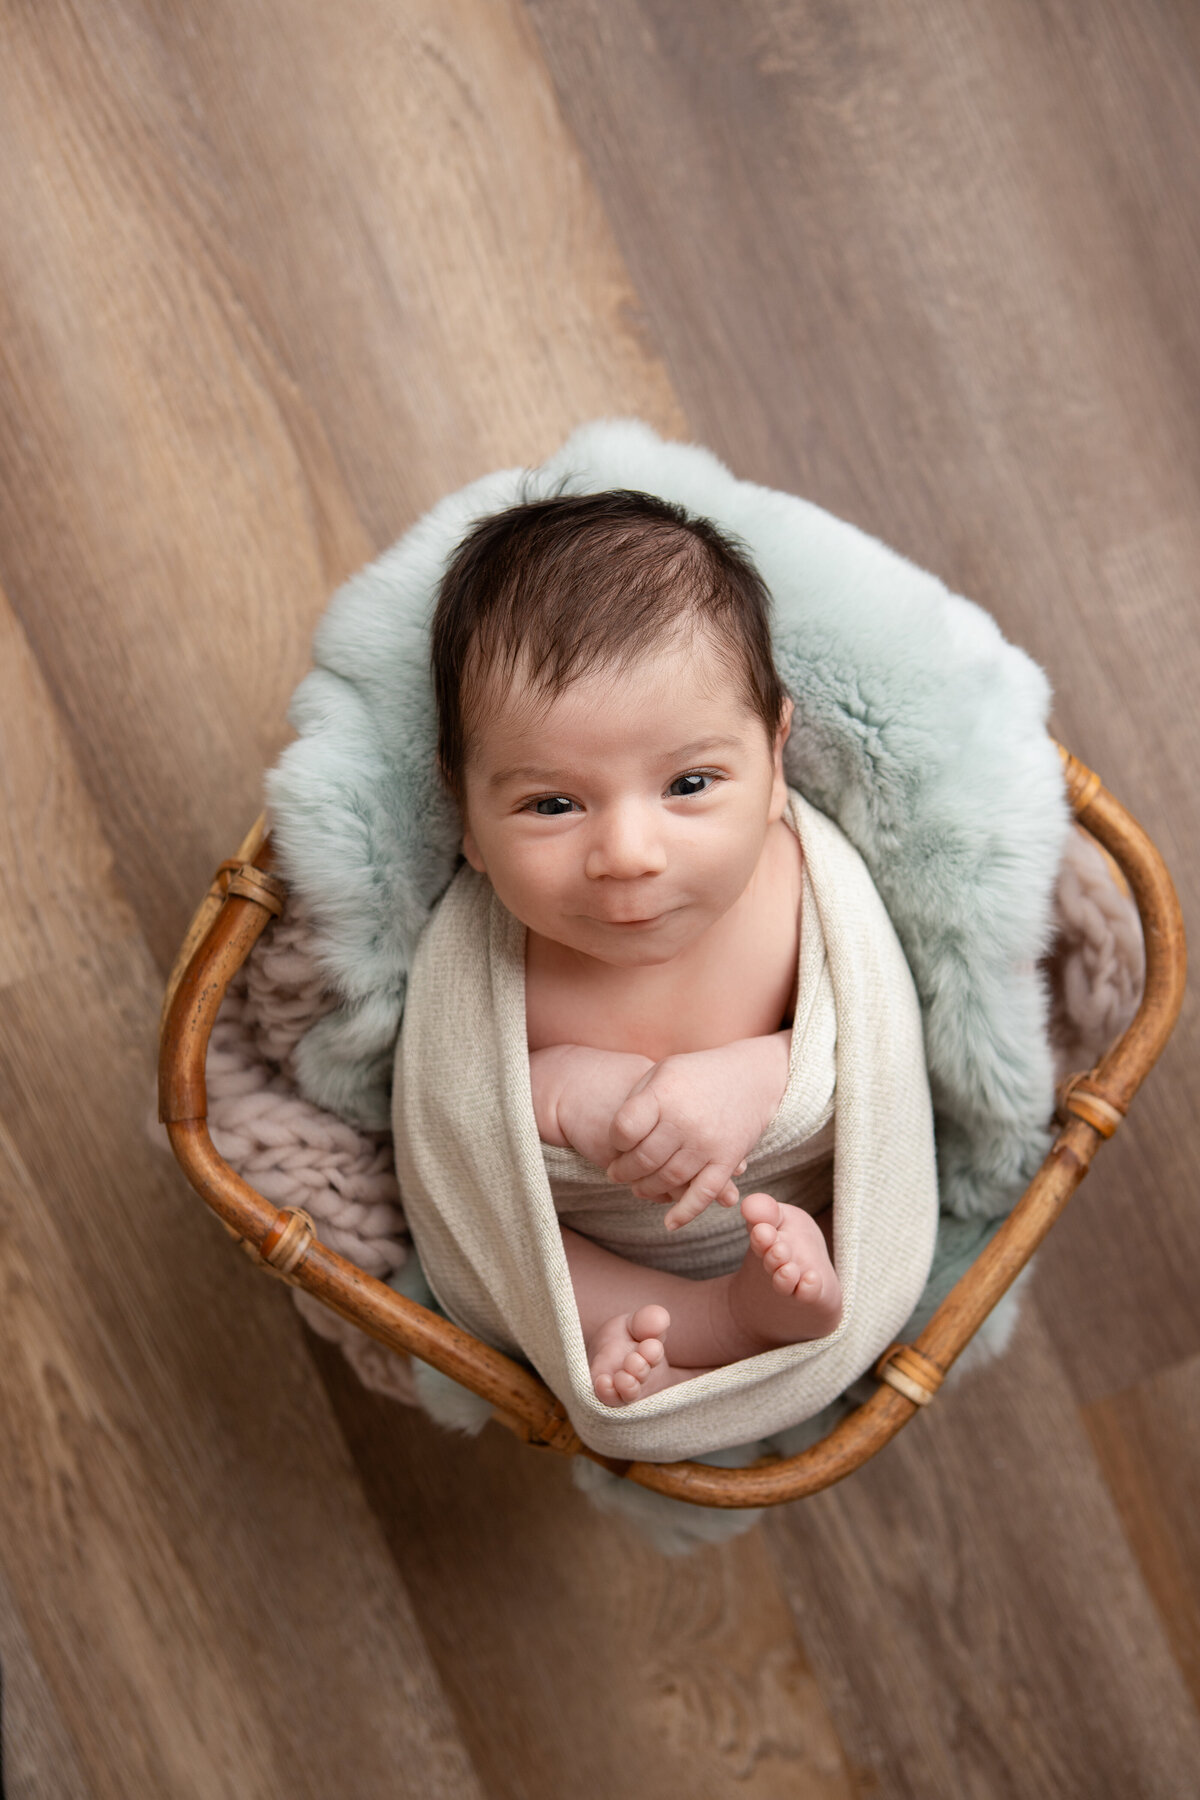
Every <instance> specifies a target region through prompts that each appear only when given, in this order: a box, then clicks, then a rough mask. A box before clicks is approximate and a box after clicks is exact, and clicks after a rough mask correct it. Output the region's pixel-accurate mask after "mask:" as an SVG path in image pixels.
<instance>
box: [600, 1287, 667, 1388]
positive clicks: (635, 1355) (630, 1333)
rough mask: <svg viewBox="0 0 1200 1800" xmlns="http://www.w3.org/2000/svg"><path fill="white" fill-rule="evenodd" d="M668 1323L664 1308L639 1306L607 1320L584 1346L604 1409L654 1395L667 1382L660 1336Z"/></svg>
mask: <svg viewBox="0 0 1200 1800" xmlns="http://www.w3.org/2000/svg"><path fill="white" fill-rule="evenodd" d="M670 1323H671V1315H670V1313H669V1312H668V1311H667V1309H666V1307H665V1306H639V1308H638V1310H637V1311H636V1312H634V1313H619V1314H618V1315H617V1317H616V1318H615V1319H609V1320H607V1322H606V1323H605V1324H603V1325H601V1327H600V1329H599V1330H598V1331H597V1332H596V1333H595V1334H594V1335H593V1337H592V1338H591V1340H590V1341H589V1343H588V1347H587V1351H588V1366H589V1367H590V1369H591V1372H592V1385H593V1386H594V1388H595V1390H596V1394H597V1397H598V1398H599V1399H601V1400H603V1402H604V1404H605V1406H624V1405H625V1404H626V1403H627V1402H628V1401H630V1400H640V1399H641V1397H642V1395H643V1394H654V1393H657V1392H658V1390H659V1388H661V1387H665V1386H666V1385H667V1383H668V1382H669V1381H670V1378H671V1366H670V1364H669V1363H668V1362H667V1353H666V1350H665V1349H664V1348H663V1341H662V1340H663V1335H664V1333H665V1332H666V1329H667V1327H668V1325H669V1324H670Z"/></svg>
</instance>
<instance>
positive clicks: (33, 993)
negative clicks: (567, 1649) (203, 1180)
mask: <svg viewBox="0 0 1200 1800" xmlns="http://www.w3.org/2000/svg"><path fill="white" fill-rule="evenodd" d="M158 985H159V984H158V978H157V974H156V971H155V969H154V967H153V965H152V964H151V963H150V960H149V958H148V956H147V953H146V950H145V947H144V945H143V944H142V943H141V941H140V940H139V939H136V938H134V939H127V940H125V941H123V942H116V943H112V944H110V945H107V946H102V947H100V948H98V949H97V950H95V951H94V952H93V955H92V958H91V959H90V960H85V959H83V958H80V959H78V960H77V961H76V962H74V963H73V964H67V965H62V966H59V967H56V968H55V969H53V970H50V971H43V972H42V973H40V974H38V975H36V976H31V977H30V978H29V979H28V980H25V981H18V982H13V983H11V984H10V985H9V986H8V987H7V988H6V989H4V990H3V992H2V993H0V1212H2V1221H0V1223H2V1229H0V1263H2V1274H3V1282H4V1292H5V1305H4V1308H3V1311H2V1313H0V1336H2V1337H3V1350H2V1355H0V1364H2V1366H3V1368H4V1371H5V1376H4V1381H3V1383H2V1384H0V1446H2V1447H0V1517H2V1518H3V1521H4V1530H3V1533H2V1534H0V1563H2V1565H3V1571H4V1576H5V1579H6V1581H7V1585H8V1588H9V1590H10V1591H11V1595H12V1599H13V1603H14V1605H15V1607H16V1608H17V1609H18V1611H19V1614H20V1617H21V1619H22V1620H23V1623H24V1629H25V1633H26V1635H27V1638H28V1641H29V1644H30V1646H31V1649H32V1653H33V1659H34V1660H33V1663H32V1665H31V1667H30V1668H29V1669H27V1670H25V1671H24V1672H23V1675H22V1674H18V1676H17V1679H18V1681H19V1680H21V1679H25V1680H29V1679H33V1677H34V1675H35V1673H36V1671H37V1670H38V1669H40V1670H41V1671H42V1673H43V1675H44V1678H45V1681H46V1684H47V1686H48V1688H49V1691H50V1693H51V1695H52V1696H53V1700H54V1703H55V1706H56V1708H57V1710H58V1714H59V1716H60V1718H61V1720H62V1724H63V1727H64V1729H65V1730H66V1732H68V1733H69V1735H70V1738H71V1740H72V1741H73V1742H74V1744H75V1746H76V1750H77V1753H78V1756H79V1759H80V1762H81V1764H82V1767H83V1769H84V1771H85V1772H86V1777H87V1779H88V1781H89V1782H90V1784H91V1786H92V1788H93V1790H94V1792H95V1793H96V1794H97V1795H98V1796H100V1795H104V1796H107V1795H113V1796H116V1795H127V1794H130V1793H135V1792H136V1793H139V1794H141V1793H144V1794H171V1795H180V1796H183V1795H197V1796H199V1795H205V1796H207V1795H217V1794H220V1795H231V1796H232V1795H237V1796H239V1800H240V1797H243V1796H245V1797H246V1800H249V1797H250V1796H255V1797H257V1796H263V1797H264V1800H265V1797H267V1796H271V1797H274V1796H282V1795H285V1794H286V1795H289V1796H291V1795H311V1796H313V1800H316V1797H317V1796H325V1795H328V1794H331V1793H338V1792H341V1791H349V1792H353V1793H354V1794H356V1795H359V1794H361V1795H364V1796H366V1795H379V1796H382V1795H384V1794H392V1793H394V1792H395V1782H396V1771H397V1770H398V1769H404V1770H406V1771H408V1778H409V1779H411V1780H412V1782H413V1785H414V1789H417V1790H419V1791H421V1792H422V1793H425V1792H429V1793H432V1794H438V1795H445V1796H451V1795H452V1796H454V1800H458V1796H460V1795H463V1794H468V1795H473V1794H475V1793H476V1792H477V1791H478V1790H477V1788H476V1785H475V1780H474V1775H473V1772H472V1768H471V1764H470V1760H469V1757H468V1756H467V1754H466V1752H465V1751H464V1749H463V1747H462V1744H461V1742H460V1740H459V1739H458V1736H457V1734H456V1732H455V1730H454V1725H453V1720H452V1717H451V1715H450V1712H449V1710H448V1708H447V1706H446V1703H445V1700H444V1698H443V1695H442V1692H441V1688H440V1684H439V1682H438V1678H437V1675H436V1673H435V1671H434V1670H433V1668H432V1666H431V1664H430V1662H429V1659H428V1656H427V1653H426V1652H425V1649H424V1646H423V1643H422V1639H421V1634H420V1631H419V1629H418V1627H417V1625H416V1623H415V1621H414V1618H413V1614H412V1610H411V1606H410V1603H409V1601H408V1598H407V1596H406V1593H405V1590H404V1586H403V1583H402V1581H401V1579H400V1578H399V1576H398V1575H397V1572H396V1569H395V1566H394V1564H393V1563H392V1561H391V1560H390V1558H389V1557H388V1554H387V1551H386V1548H385V1546H384V1544H383V1542H382V1539H381V1537H380V1534H379V1532H378V1529H377V1527H376V1526H375V1525H374V1523H373V1521H372V1519H371V1517H370V1515H369V1513H368V1512H367V1510H366V1508H365V1506H364V1504H363V1501H362V1496H361V1493H360V1492H359V1490H358V1487H357V1484H356V1482H355V1480H354V1476H353V1471H352V1469H351V1468H350V1465H349V1462H348V1459H347V1457H346V1453H345V1448H344V1445H343V1443H342V1440H341V1438H340V1437H339V1435H338V1432H337V1428H336V1425H335V1423H334V1421H333V1419H332V1416H331V1414H330V1411H329V1407H328V1402H327V1401H326V1399H325V1396H324V1393H323V1390H322V1389H321V1387H320V1384H319V1383H317V1382H316V1381H315V1380H314V1377H313V1372H312V1369H311V1366H310V1365H309V1363H308V1360H307V1358H306V1357H305V1356H304V1354H303V1351H302V1348H301V1343H300V1331H301V1328H300V1324H299V1320H298V1319H297V1317H296V1314H295V1311H294V1309H293V1308H292V1306H291V1305H290V1302H289V1299H288V1296H287V1294H286V1292H285V1291H284V1289H283V1288H282V1286H279V1285H277V1284H274V1283H271V1284H268V1283H267V1282H266V1281H264V1279H263V1278H262V1277H261V1276H259V1275H257V1274H256V1272H255V1271H254V1270H253V1269H251V1268H250V1266H249V1264H248V1263H246V1262H245V1261H244V1259H243V1258H241V1257H239V1256H238V1255H237V1254H236V1252H233V1250H232V1246H231V1245H230V1243H229V1240H228V1238H227V1237H226V1236H225V1235H224V1233H223V1232H222V1231H221V1230H220V1228H219V1227H218V1225H217V1224H216V1222H215V1221H214V1220H213V1219H212V1218H211V1217H210V1216H209V1215H208V1214H206V1213H205V1212H204V1210H203V1209H202V1208H201V1207H200V1206H199V1205H198V1203H197V1202H196V1201H195V1200H194V1198H192V1197H191V1196H190V1195H188V1194H187V1190H186V1189H185V1188H184V1187H183V1184H182V1182H181V1179H180V1178H179V1176H178V1173H177V1172H176V1171H175V1170H174V1169H173V1168H172V1167H171V1165H170V1164H169V1163H168V1162H167V1160H166V1159H165V1158H163V1157H162V1156H161V1155H160V1153H159V1152H158V1151H157V1150H155V1149H154V1148H153V1147H152V1146H151V1145H150V1143H149V1142H148V1140H147V1138H146V1135H145V1130H144V1117H145V1111H146V1102H147V1098H148V1094H149V1088H150V1081H149V1077H150V1061H151V1045H152V1040H153V1030H154V1020H155V1016H156V1012H157V1004H158ZM67 1774H68V1775H69V1770H68V1771H67ZM43 1791H49V1789H44V1790H43Z"/></svg>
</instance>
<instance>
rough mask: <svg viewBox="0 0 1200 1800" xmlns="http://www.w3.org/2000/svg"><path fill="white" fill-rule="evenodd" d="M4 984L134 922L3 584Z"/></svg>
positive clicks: (0, 817)
mask: <svg viewBox="0 0 1200 1800" xmlns="http://www.w3.org/2000/svg"><path fill="white" fill-rule="evenodd" d="M0 800H2V802H3V804H2V805H0V987H3V986H4V985H5V984H6V983H7V982H9V981H13V980H15V979H17V978H18V977H19V976H24V975H29V974H32V973H33V972H35V971H36V970H38V969H44V968H48V967H49V966H50V965H51V964H52V963H54V962H56V961H69V960H71V959H72V958H74V957H76V956H79V955H81V954H82V952H83V951H84V949H85V948H86V947H87V945H88V944H90V943H91V942H92V941H93V940H94V939H96V938H101V937H103V938H109V937H112V936H114V935H115V936H118V937H124V936H126V935H127V934H128V933H129V932H130V931H131V930H132V929H133V926H134V921H133V914H132V912H131V911H130V908H129V906H128V904H127V902H126V901H125V900H124V898H123V896H122V894H121V892H120V888H119V886H118V882H117V878H116V873H115V870H114V868H113V858H112V853H111V851H110V850H109V847H108V845H107V844H106V843H105V841H104V837H103V834H102V833H101V831H100V830H99V828H98V826H97V823H96V818H95V815H94V813H93V812H92V809H91V806H90V804H89V802H88V799H87V794H86V791H85V789H84V786H83V783H82V781H81V780H80V779H79V771H78V769H77V768H76V766H75V762H74V759H73V757H72V755H71V752H70V748H69V745H68V744H67V742H66V736H65V733H64V732H63V731H62V729H61V727H60V724H59V721H58V719H57V717H56V715H55V712H54V707H53V703H52V701H51V698H50V695H49V693H48V691H47V688H46V684H45V681H44V680H43V678H42V675H41V671H40V670H39V669H38V666H37V664H36V662H35V661H34V658H33V656H32V654H31V653H30V649H29V645H28V644H27V643H26V641H25V634H24V633H23V631H22V630H21V627H20V625H19V624H18V622H17V620H16V619H15V618H14V616H13V613H12V609H11V608H10V606H9V605H8V602H7V600H6V599H5V597H4V594H3V592H0Z"/></svg>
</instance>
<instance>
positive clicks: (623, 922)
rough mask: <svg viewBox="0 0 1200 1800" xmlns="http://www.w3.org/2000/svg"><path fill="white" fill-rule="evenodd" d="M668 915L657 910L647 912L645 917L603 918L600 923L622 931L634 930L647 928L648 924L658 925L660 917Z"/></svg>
mask: <svg viewBox="0 0 1200 1800" xmlns="http://www.w3.org/2000/svg"><path fill="white" fill-rule="evenodd" d="M667 910H668V911H669V910H670V909H669V908H668V909H667ZM666 916H667V913H666V912H656V913H647V914H646V916H645V917H644V918H640V919H602V920H601V921H600V923H601V924H602V925H614V926H616V927H617V929H618V930H621V931H634V930H637V929H639V928H641V929H642V930H645V928H646V926H648V925H657V924H658V921H659V920H660V919H665V918H666Z"/></svg>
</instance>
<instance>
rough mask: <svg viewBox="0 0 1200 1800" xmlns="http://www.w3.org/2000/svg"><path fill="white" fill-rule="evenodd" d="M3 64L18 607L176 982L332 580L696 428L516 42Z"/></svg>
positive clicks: (469, 4) (8, 522)
mask: <svg viewBox="0 0 1200 1800" xmlns="http://www.w3.org/2000/svg"><path fill="white" fill-rule="evenodd" d="M3 31H4V36H3V39H2V40H0V49H2V50H3V52H4V54H3V55H2V56H0V292H2V295H3V298H2V299H0V346H2V349H0V355H2V356H3V358H4V362H3V367H4V371H5V376H6V379H7V382H8V384H9V402H8V405H7V407H6V418H5V422H4V426H3V435H2V436H0V476H2V477H3V479H0V543H2V545H3V548H2V549H0V578H2V579H3V580H4V582H5V584H6V586H7V588H8V592H9V597H10V600H11V602H12V605H13V607H14V609H15V610H16V612H17V614H18V615H19V617H20V619H21V621H22V624H23V625H24V628H25V630H26V632H27V635H28V636H29V638H30V641H31V643H32V644H33V646H34V649H35V652H36V654H37V656H38V659H39V661H40V662H41V664H42V666H43V668H45V669H47V670H51V671H53V682H54V691H55V693H56V694H57V695H59V696H61V702H62V709H63V715H64V719H65V722H66V725H67V728H68V730H69V732H70V734H71V741H72V743H73V745H74V747H75V749H76V752H77V755H78V757H79V760H80V764H81V767H82V769H83V772H84V775H85V779H86V781H87V784H88V789H89V792H90V793H91V794H92V795H93V797H94V798H95V800H96V802H97V805H98V807H99V810H100V811H101V813H102V815H103V818H104V821H105V829H106V831H107V833H108V835H109V838H110V841H111V843H112V845H113V847H114V850H115V851H116V853H117V855H118V858H119V864H120V867H121V870H122V876H123V879H124V880H125V881H126V882H127V884H128V887H129V893H130V900H131V904H132V905H133V907H134V909H135V911H136V913H137V916H138V917H139V919H140V920H141V921H142V922H143V924H144V927H145V929H146V930H147V932H148V935H149V939H150V943H151V947H152V949H153V951H154V953H155V955H156V956H157V958H158V960H159V962H160V963H161V964H163V965H164V966H169V962H170V957H171V955H172V954H173V951H174V948H175V942H176V939H177V937H178V936H179V934H180V933H181V931H182V927H183V925H184V923H185V922H186V918H187V916H188V914H189V911H190V908H191V905H192V904H194V896H195V894H196V892H197V891H199V889H200V888H201V887H202V886H203V885H204V883H205V882H206V881H207V878H208V875H209V873H210V870H211V866H212V864H213V863H214V862H215V861H216V860H218V859H219V857H220V856H221V855H224V854H225V853H226V849H227V845H228V843H229V841H231V838H232V837H234V836H237V835H240V832H241V831H242V830H243V829H244V826H245V823H246V822H247V821H248V820H249V819H250V818H253V817H254V815H255V813H256V812H257V811H258V805H259V801H258V795H259V789H260V782H261V772H262V768H263V765H264V763H266V762H268V761H270V760H271V758H272V757H273V755H274V753H275V751H276V749H277V748H278V746H279V744H280V743H281V742H282V741H283V738H284V736H285V730H284V721H283V715H284V710H285V706H286V701H287V698H288V695H289V694H290V692H291V690H292V688H293V686H294V685H295V682H296V680H297V679H298V677H299V675H300V674H301V673H302V671H303V669H304V667H305V665H306V662H307V660H308V646H309V638H310V634H311V626H312V623H313V620H314V618H315V616H316V614H317V612H318V610H319V609H320V607H321V605H322V604H323V603H324V600H325V599H326V597H327V595H328V593H329V591H330V589H331V588H332V587H333V586H334V585H335V584H336V582H337V581H339V580H340V579H341V578H342V577H343V576H345V575H346V574H348V573H349V572H350V571H351V570H352V569H353V568H354V567H355V566H356V565H357V564H359V563H360V562H361V561H363V560H364V558H365V557H366V556H367V555H368V554H369V553H370V552H371V551H372V550H373V549H379V548H382V547H383V545H384V544H385V543H386V542H387V541H388V540H389V539H390V538H391V537H393V536H394V535H396V534H397V533H398V532H399V531H400V529H402V528H403V527H404V526H405V525H407V524H409V523H411V522H412V520H413V518H414V517H415V516H416V515H417V514H418V513H419V512H420V511H422V510H423V509H424V508H425V507H426V506H428V505H429V504H430V503H431V502H432V501H433V500H434V499H435V498H436V497H437V496H438V495H439V494H440V493H442V492H443V491H445V490H446V489H447V488H451V487H455V486H457V485H459V484H460V483H462V482H463V481H464V480H466V479H468V478H469V477H471V476H472V475H476V474H482V473H483V472H485V471H486V470H487V469H489V468H492V467H494V466H495V465H496V464H498V463H500V464H504V463H509V464H511V463H513V462H522V461H531V460H537V459H538V458H540V457H541V456H542V455H543V454H545V453H547V452H548V451H549V450H550V449H552V448H553V447H554V446H555V445H556V444H557V442H558V441H559V440H560V438H561V437H562V436H563V435H564V434H565V433H566V431H568V430H569V429H570V428H571V427H572V426H573V425H575V424H577V423H579V422H580V421H581V420H583V419H585V418H588V417H591V416H593V415H595V414H597V413H603V412H609V411H618V412H619V411H622V410H630V409H632V410H638V411H642V412H644V413H645V414H647V416H649V417H651V418H654V419H657V420H658V422H659V423H660V424H662V425H664V426H667V427H674V426H678V425H679V423H680V415H679V413H678V410H677V408H676V406H675V404H674V401H673V399H672V397H671V394H670V391H669V388H668V386H667V383H666V380H665V377H664V376H663V373H662V371H661V369H660V368H659V366H658V365H657V363H656V362H655V361H654V359H653V358H652V356H651V355H650V354H649V353H648V351H647V349H646V347H645V344H644V342H643V340H642V335H641V332H640V328H639V326H638V322H637V317H636V309H635V306H634V302H633V296H632V293H631V291H630V289H629V287H628V283H627V281H626V278H625V276H624V272H623V270H622V268H621V265H620V262H619V259H618V258H617V256H616V253H615V251H614V249H613V246H612V242H611V238H610V236H609V234H608V232H607V229H606V226H605V223H604V220H603V215H602V213H601V212H600V209H599V207H598V205H597V203H596V201H595V198H594V195H593V194H592V193H591V190H590V188H589V187H588V185H587V183H586V181H585V179H584V178H583V175H582V171H581V168H580V163H579V159H578V156H577V154H576V152H575V150H574V147H573V146H572V144H571V143H570V140H569V139H568V138H567V137H566V135H565V133H564V132H563V130H562V127H561V124H560V122H559V120H558V117H557V113H556V110H555V107H554V102H553V97H552V94H551V91H550V89H549V85H548V83H547V82H546V81H545V78H544V75H543V74H542V72H541V69H540V65H539V64H538V63H537V61H536V59H535V58H533V57H532V56H531V55H530V46H529V41H528V32H527V28H525V27H524V26H523V25H522V23H521V20H520V16H519V15H518V14H516V13H515V12H513V11H512V10H511V9H509V8H507V7H505V6H498V5H491V4H487V3H485V0H459V3H458V4H456V5H454V6H451V7H444V6H437V7H434V6H433V5H432V4H426V5H418V4H410V5H408V6H406V7H405V8H403V9H402V10H400V11H397V9H396V8H394V7H392V6H389V5H385V4H383V3H382V0H354V3H353V4H351V5H347V6H346V7H340V8H338V9H337V11H336V13H335V12H333V11H331V10H330V9H329V8H327V7H322V6H319V5H316V4H304V5H299V6H297V5H294V4H290V3H289V4H286V5H283V4H279V3H273V0H258V3H257V4H255V5H253V6H250V7H247V6H244V5H240V4H239V5H232V4H230V5H225V6H222V7H218V8H217V9H215V10H211V9H210V10H208V11H207V12H206V15H205V21H204V28H203V30H202V31H201V30H200V29H199V27H198V25H197V23H196V21H195V19H194V17H193V16H192V14H191V13H190V12H189V11H188V10H187V9H179V8H175V7H171V6H170V5H167V4H163V5H161V6H154V5H152V4H150V3H147V4H145V5H141V4H138V0H128V3H127V4H122V5H115V6H112V7H105V8H103V9H100V10H96V9H89V8H81V9H74V8H72V7H71V6H70V5H69V4H66V3H65V0H62V3H59V4H52V5H48V6H44V7H38V8H36V9H23V10H10V12H9V13H8V15H7V18H6V22H5V25H4V27H3ZM118 718H119V719H120V720H121V721H122V727H121V730H120V732H116V731H114V729H113V721H114V720H116V719H118ZM185 796H186V800H184V799H183V797H185ZM181 802H182V803H181ZM168 832H169V834H170V837H169V841H170V845H171V851H170V855H169V856H166V855H164V853H163V834H165V833H168ZM134 871H136V877H135V875H134Z"/></svg>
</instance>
